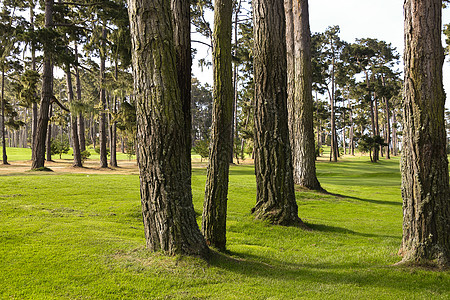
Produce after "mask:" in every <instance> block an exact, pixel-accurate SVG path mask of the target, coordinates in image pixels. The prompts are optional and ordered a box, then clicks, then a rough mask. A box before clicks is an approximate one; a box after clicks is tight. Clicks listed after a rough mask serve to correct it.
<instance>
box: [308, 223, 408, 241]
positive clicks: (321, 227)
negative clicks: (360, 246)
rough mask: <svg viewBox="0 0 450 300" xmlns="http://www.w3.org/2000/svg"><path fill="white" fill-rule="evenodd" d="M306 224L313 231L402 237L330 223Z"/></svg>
mask: <svg viewBox="0 0 450 300" xmlns="http://www.w3.org/2000/svg"><path fill="white" fill-rule="evenodd" d="M305 224H306V225H307V226H308V227H309V228H311V229H312V230H313V231H320V232H332V233H342V234H352V235H356V236H362V237H367V238H390V239H398V238H400V237H398V236H393V235H379V234H372V233H362V232H356V231H353V230H350V229H347V228H343V227H336V226H329V225H324V224H310V223H307V222H305Z"/></svg>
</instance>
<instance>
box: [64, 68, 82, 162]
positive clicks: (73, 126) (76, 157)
mask: <svg viewBox="0 0 450 300" xmlns="http://www.w3.org/2000/svg"><path fill="white" fill-rule="evenodd" d="M66 83H67V96H68V97H67V98H68V101H69V104H72V103H73V101H74V99H73V98H74V97H73V85H72V74H71V73H70V65H69V64H67V66H66ZM73 110H74V109H73V108H72V112H71V113H70V130H71V131H69V132H72V149H73V166H74V167H82V166H83V163H82V162H81V152H80V142H79V140H78V124H77V115H76V112H74V111H73ZM61 136H62V135H61Z"/></svg>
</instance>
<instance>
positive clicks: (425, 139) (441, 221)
mask: <svg viewBox="0 0 450 300" xmlns="http://www.w3.org/2000/svg"><path fill="white" fill-rule="evenodd" d="M404 16H405V55H404V58H405V60H404V63H405V86H404V99H403V118H404V133H403V134H404V138H403V151H402V152H403V153H402V154H403V155H402V197H403V239H402V246H401V253H402V255H403V260H402V262H404V263H406V262H412V263H425V264H426V263H430V262H431V263H434V264H436V265H438V266H440V267H445V266H448V264H449V262H450V199H449V198H450V197H449V195H450V190H449V174H448V160H447V154H446V149H445V148H446V133H445V121H444V106H445V94H444V89H443V83H442V66H443V63H444V52H443V49H442V43H441V18H442V0H406V1H405V3H404Z"/></svg>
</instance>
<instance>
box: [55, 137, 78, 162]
mask: <svg viewBox="0 0 450 300" xmlns="http://www.w3.org/2000/svg"><path fill="white" fill-rule="evenodd" d="M69 150H70V145H69V141H68V139H67V138H65V139H62V140H61V139H59V138H55V139H52V143H51V152H52V155H59V159H61V157H62V155H63V154H67V153H69ZM80 158H81V155H80Z"/></svg>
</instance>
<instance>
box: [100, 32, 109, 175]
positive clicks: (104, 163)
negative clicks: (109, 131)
mask: <svg viewBox="0 0 450 300" xmlns="http://www.w3.org/2000/svg"><path fill="white" fill-rule="evenodd" d="M100 47H101V49H100V53H101V54H100V106H101V111H100V123H99V136H100V140H99V144H100V168H107V167H108V153H107V151H106V143H107V136H106V90H105V87H104V84H105V60H106V28H105V27H103V29H102V41H101V46H100Z"/></svg>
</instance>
